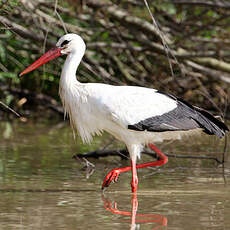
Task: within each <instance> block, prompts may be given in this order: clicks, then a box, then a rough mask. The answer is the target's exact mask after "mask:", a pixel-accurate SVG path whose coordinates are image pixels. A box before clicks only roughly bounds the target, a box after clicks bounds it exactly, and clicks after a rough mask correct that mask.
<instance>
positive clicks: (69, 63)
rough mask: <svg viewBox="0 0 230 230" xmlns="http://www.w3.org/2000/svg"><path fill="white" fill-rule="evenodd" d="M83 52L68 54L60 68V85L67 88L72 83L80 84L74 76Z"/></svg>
mask: <svg viewBox="0 0 230 230" xmlns="http://www.w3.org/2000/svg"><path fill="white" fill-rule="evenodd" d="M83 55H84V52H78V53H77V52H73V53H70V54H68V56H67V58H66V60H65V64H64V66H63V68H62V73H61V79H60V85H62V86H64V88H66V87H67V88H68V87H70V86H71V85H73V84H75V85H76V84H80V82H79V81H78V80H77V78H76V72H77V68H78V66H79V64H80V62H81V59H82V57H83Z"/></svg>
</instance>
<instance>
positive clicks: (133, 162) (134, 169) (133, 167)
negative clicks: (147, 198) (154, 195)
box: [131, 159, 138, 193]
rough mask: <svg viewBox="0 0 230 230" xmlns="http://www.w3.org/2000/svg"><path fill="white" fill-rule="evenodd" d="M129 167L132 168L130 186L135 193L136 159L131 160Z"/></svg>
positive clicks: (136, 181)
mask: <svg viewBox="0 0 230 230" xmlns="http://www.w3.org/2000/svg"><path fill="white" fill-rule="evenodd" d="M131 168H132V181H131V188H132V192H133V193H136V192H137V184H138V178H137V165H136V159H135V160H131Z"/></svg>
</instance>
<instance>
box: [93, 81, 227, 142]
mask: <svg viewBox="0 0 230 230" xmlns="http://www.w3.org/2000/svg"><path fill="white" fill-rule="evenodd" d="M99 85H100V84H99ZM99 88H100V87H99ZM101 90H102V91H101V92H99V91H98V90H97V91H98V95H97V100H96V101H97V103H99V104H100V105H99V104H98V108H100V110H103V112H104V114H105V116H106V118H107V119H112V120H113V121H114V122H116V123H117V124H119V125H121V126H123V127H127V128H128V129H133V130H138V131H144V130H147V131H157V132H162V131H176V130H189V129H195V128H203V130H204V132H206V133H208V134H215V135H217V136H218V137H223V136H224V134H225V132H226V131H228V127H227V126H226V125H225V124H224V123H223V122H221V121H219V120H218V119H216V118H215V117H213V116H212V115H211V114H209V113H208V112H206V111H204V110H202V109H200V108H197V107H194V106H192V105H190V104H188V103H186V102H184V101H183V100H181V99H178V98H176V97H174V96H171V95H166V94H163V93H161V92H159V91H157V90H154V89H149V88H143V87H133V86H107V87H103V89H101Z"/></svg>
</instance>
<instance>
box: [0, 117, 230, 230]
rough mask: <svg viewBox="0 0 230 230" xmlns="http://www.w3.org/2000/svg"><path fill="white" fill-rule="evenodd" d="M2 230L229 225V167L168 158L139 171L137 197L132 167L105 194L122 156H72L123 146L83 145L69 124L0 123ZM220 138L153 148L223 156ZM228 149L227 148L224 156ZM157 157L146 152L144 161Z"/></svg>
mask: <svg viewBox="0 0 230 230" xmlns="http://www.w3.org/2000/svg"><path fill="white" fill-rule="evenodd" d="M0 135H1V139H0V223H1V225H0V226H1V227H0V229H7V230H8V229H68V230H73V229H94V230H96V229H186V230H190V229H191V230H194V229H215V230H216V229H228V227H229V226H230V218H229V217H230V186H229V181H230V180H229V175H230V172H229V165H228V164H226V165H225V168H223V167H222V166H221V165H219V164H217V163H216V161H214V160H207V159H180V158H170V159H169V163H168V164H167V166H163V167H160V168H158V169H155V168H148V169H141V170H139V171H138V176H139V187H138V193H137V196H136V197H135V196H133V195H132V194H131V193H130V173H125V174H123V175H120V177H119V181H118V183H116V184H112V185H111V186H110V187H109V188H108V189H107V190H106V191H105V192H104V193H102V192H101V189H100V188H101V184H102V181H103V179H104V176H105V175H106V173H107V172H108V171H109V170H110V169H112V168H115V167H122V166H126V165H128V164H129V160H121V159H120V157H107V158H99V159H88V160H89V161H90V162H91V163H92V164H94V165H95V168H88V169H87V170H86V167H85V165H86V163H85V162H84V160H82V159H78V160H75V159H72V156H73V155H74V154H77V153H78V154H79V153H84V152H88V151H92V150H96V149H102V148H111V149H116V148H122V147H123V145H121V144H120V143H118V142H114V141H112V138H111V137H110V136H109V135H107V134H105V135H103V136H102V137H97V138H95V139H94V142H93V143H92V145H90V146H88V145H83V144H82V143H81V141H80V140H79V139H78V138H76V139H75V140H74V139H73V135H72V131H71V130H70V128H69V125H68V124H67V123H60V124H50V122H45V121H44V122H37V123H30V122H28V123H20V122H13V123H9V122H1V124H0ZM224 144H225V141H224V139H223V140H219V139H217V138H215V137H213V136H207V135H201V136H198V137H189V138H185V139H183V140H181V141H173V142H164V143H160V144H158V146H159V147H160V148H161V149H162V150H163V151H164V152H165V153H171V154H172V153H173V154H177V155H193V156H200V155H202V156H211V157H218V159H219V160H221V159H222V153H223V149H224ZM228 155H229V150H228V149H227V151H226V158H227V157H228ZM151 160H154V158H152V157H150V156H146V155H143V157H142V162H146V161H151Z"/></svg>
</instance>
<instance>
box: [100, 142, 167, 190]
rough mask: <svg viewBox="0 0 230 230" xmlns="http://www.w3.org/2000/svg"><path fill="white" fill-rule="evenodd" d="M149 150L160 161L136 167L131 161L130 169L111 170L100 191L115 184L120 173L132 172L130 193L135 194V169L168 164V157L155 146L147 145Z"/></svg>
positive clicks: (136, 181)
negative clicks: (112, 183)
mask: <svg viewBox="0 0 230 230" xmlns="http://www.w3.org/2000/svg"><path fill="white" fill-rule="evenodd" d="M149 148H150V149H152V150H153V151H154V152H155V153H156V154H157V156H158V157H160V160H157V161H154V162H149V163H144V164H138V165H136V161H133V160H132V161H131V167H129V166H128V167H124V168H115V169H112V170H111V171H110V172H109V173H108V174H107V176H106V177H105V180H104V183H103V184H102V189H104V188H105V187H108V186H109V185H110V183H111V182H112V181H114V182H117V180H118V176H119V174H120V173H123V172H127V171H130V170H132V181H131V187H132V192H136V191H137V184H138V178H137V172H136V169H139V168H145V167H152V166H160V165H164V164H166V163H167V162H168V157H167V156H165V155H164V153H162V152H161V151H160V150H159V149H158V148H157V147H156V146H155V145H153V144H149Z"/></svg>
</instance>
